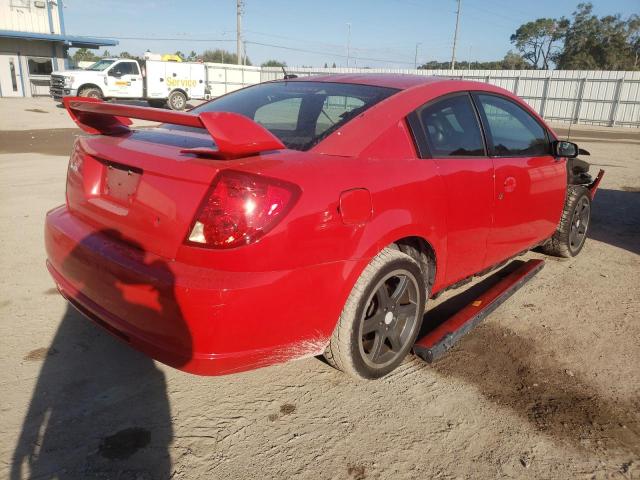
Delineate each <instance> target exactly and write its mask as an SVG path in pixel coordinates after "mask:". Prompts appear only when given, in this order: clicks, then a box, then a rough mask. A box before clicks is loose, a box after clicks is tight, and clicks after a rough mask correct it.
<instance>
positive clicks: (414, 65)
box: [413, 43, 422, 70]
mask: <svg viewBox="0 0 640 480" xmlns="http://www.w3.org/2000/svg"><path fill="white" fill-rule="evenodd" d="M420 45H422V43H416V54H415V56H414V57H413V68H414V69H415V70H417V69H418V47H419V46H420Z"/></svg>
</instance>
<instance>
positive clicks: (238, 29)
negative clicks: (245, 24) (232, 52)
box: [236, 0, 244, 65]
mask: <svg viewBox="0 0 640 480" xmlns="http://www.w3.org/2000/svg"><path fill="white" fill-rule="evenodd" d="M243 8H244V0H236V57H237V58H236V63H237V64H238V65H242V11H243Z"/></svg>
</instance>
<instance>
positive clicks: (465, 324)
mask: <svg viewBox="0 0 640 480" xmlns="http://www.w3.org/2000/svg"><path fill="white" fill-rule="evenodd" d="M542 267H544V260H538V259H536V260H529V261H526V262H522V261H515V262H512V263H511V264H509V265H507V266H506V267H504V268H503V269H502V270H500V271H499V272H497V273H495V274H494V275H492V276H491V277H489V278H488V279H486V280H484V281H483V282H481V283H479V284H478V285H476V286H474V287H472V288H470V289H469V291H468V292H464V293H463V294H461V296H462V295H465V294H467V296H469V294H471V295H472V296H471V298H470V299H469V300H470V301H468V303H467V304H466V306H464V307H463V308H462V309H458V310H457V311H456V312H455V313H453V314H451V315H450V316H447V317H445V319H444V320H442V321H437V320H435V322H434V321H429V318H430V317H432V316H434V315H432V314H430V313H429V312H428V313H427V317H426V318H425V324H426V325H434V324H435V326H433V327H432V328H431V329H430V330H429V331H428V332H426V333H423V335H422V336H421V337H420V338H419V339H418V341H416V343H415V344H414V345H413V351H414V353H415V354H416V355H418V356H419V357H420V358H422V359H423V360H424V361H426V362H428V363H432V362H434V361H435V360H437V359H438V358H440V357H442V355H444V354H445V353H446V352H447V351H448V350H449V349H451V347H453V345H455V344H456V343H457V342H458V341H459V340H460V339H461V338H462V337H463V336H464V335H466V334H467V333H469V332H470V331H471V330H473V328H474V327H476V326H477V325H478V324H479V323H480V322H481V321H482V320H484V319H485V318H486V317H487V316H488V315H489V314H490V313H491V312H493V311H494V310H495V309H496V308H498V307H499V306H500V305H501V304H502V303H503V302H504V301H505V300H507V299H508V298H509V297H510V296H511V295H513V294H514V293H515V292H516V291H518V289H520V287H522V286H523V285H524V284H526V283H527V282H528V281H529V280H531V278H533V276H534V275H535V274H536V273H538V272H539V271H540V270H542ZM505 274H506V275H505ZM496 279H498V280H497V282H496ZM485 282H488V283H493V284H492V285H491V286H490V287H489V288H488V289H487V288H486V285H485ZM483 286H484V287H485V288H484V290H483V291H482V292H481V293H479V294H477V293H476V292H475V290H474V289H476V288H477V287H480V288H482V287H483ZM439 307H440V306H437V307H435V309H438V308H439ZM436 313H437V312H436ZM435 316H437V315H435Z"/></svg>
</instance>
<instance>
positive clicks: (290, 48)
mask: <svg viewBox="0 0 640 480" xmlns="http://www.w3.org/2000/svg"><path fill="white" fill-rule="evenodd" d="M247 44H250V45H260V46H262V47H271V48H280V49H282V50H291V51H294V52H303V53H314V54H317V55H327V56H331V57H339V58H347V55H343V54H340V53H336V52H324V51H320V50H307V49H304V48H296V47H287V46H285V45H276V44H273V43H263V42H253V41H250V40H247ZM349 58H352V59H355V60H368V61H370V62H383V63H395V64H399V65H413V62H402V61H399V60H389V59H385V58H372V57H355V56H353V55H351V56H350V57H349Z"/></svg>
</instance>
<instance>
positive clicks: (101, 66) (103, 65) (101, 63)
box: [85, 60, 115, 72]
mask: <svg viewBox="0 0 640 480" xmlns="http://www.w3.org/2000/svg"><path fill="white" fill-rule="evenodd" d="M114 63H115V60H98V61H97V62H96V63H94V64H93V65H91V66H89V67H87V68H85V70H92V71H94V72H101V71H103V70H105V69H107V68H108V67H109V65H113V64H114Z"/></svg>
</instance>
